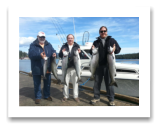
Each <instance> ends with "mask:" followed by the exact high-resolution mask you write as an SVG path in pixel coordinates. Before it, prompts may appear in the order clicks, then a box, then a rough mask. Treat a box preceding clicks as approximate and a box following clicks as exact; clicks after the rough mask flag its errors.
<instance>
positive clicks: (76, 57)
mask: <svg viewBox="0 0 161 130" xmlns="http://www.w3.org/2000/svg"><path fill="white" fill-rule="evenodd" d="M73 60H74V67H75V71H76V74H77V77H78V80H77V83H78V81H79V82H82V80H81V64H80V57H79V53H78V50H74V55H73Z"/></svg>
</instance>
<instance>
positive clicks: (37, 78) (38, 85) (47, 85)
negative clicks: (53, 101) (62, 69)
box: [33, 73, 51, 99]
mask: <svg viewBox="0 0 161 130" xmlns="http://www.w3.org/2000/svg"><path fill="white" fill-rule="evenodd" d="M33 81H34V93H35V98H36V99H41V97H42V93H41V75H33ZM43 83H44V87H43V94H44V98H48V97H50V85H51V74H50V73H48V74H46V79H44V80H43Z"/></svg>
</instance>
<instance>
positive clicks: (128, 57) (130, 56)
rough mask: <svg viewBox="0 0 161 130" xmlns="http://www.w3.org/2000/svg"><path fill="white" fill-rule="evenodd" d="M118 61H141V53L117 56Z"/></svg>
mask: <svg viewBox="0 0 161 130" xmlns="http://www.w3.org/2000/svg"><path fill="white" fill-rule="evenodd" d="M115 57H116V59H139V53H132V54H122V55H115Z"/></svg>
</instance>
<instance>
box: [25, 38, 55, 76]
mask: <svg viewBox="0 0 161 130" xmlns="http://www.w3.org/2000/svg"><path fill="white" fill-rule="evenodd" d="M44 51H45V54H46V56H47V57H48V68H47V70H48V71H49V72H51V58H52V55H53V53H56V51H55V50H54V48H53V47H52V45H51V44H50V43H49V42H48V41H45V44H44ZM42 52H43V48H42V47H41V46H40V45H39V41H38V39H36V40H35V41H34V42H33V43H31V44H30V48H29V53H28V55H29V58H30V60H31V70H32V74H33V75H43V64H44V59H42V57H41V55H40V54H41V53H42Z"/></svg>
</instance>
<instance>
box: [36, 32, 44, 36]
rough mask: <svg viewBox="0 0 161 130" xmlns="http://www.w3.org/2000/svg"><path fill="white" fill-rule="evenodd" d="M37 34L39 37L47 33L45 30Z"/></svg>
mask: <svg viewBox="0 0 161 130" xmlns="http://www.w3.org/2000/svg"><path fill="white" fill-rule="evenodd" d="M37 35H38V36H39V37H42V36H44V37H45V33H44V32H39V33H38V34H37Z"/></svg>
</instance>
